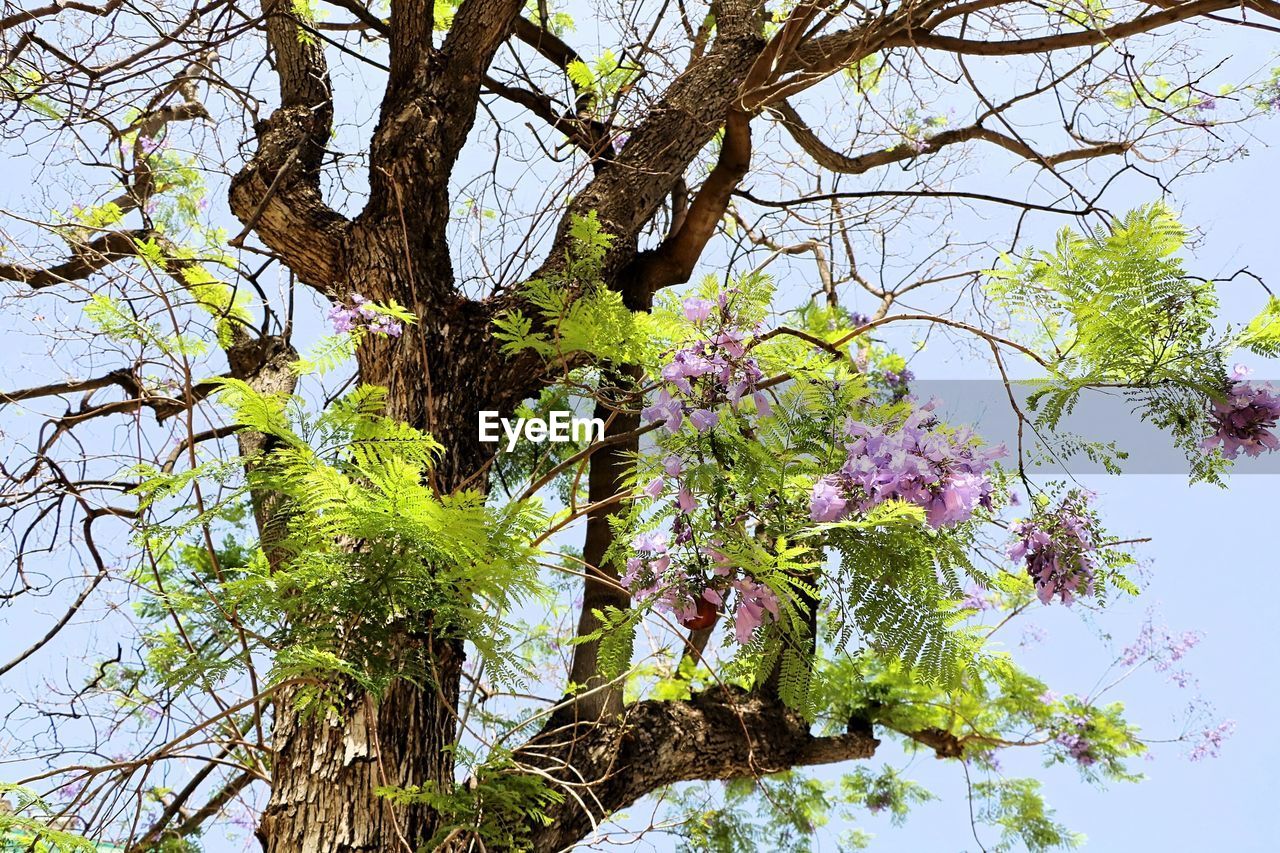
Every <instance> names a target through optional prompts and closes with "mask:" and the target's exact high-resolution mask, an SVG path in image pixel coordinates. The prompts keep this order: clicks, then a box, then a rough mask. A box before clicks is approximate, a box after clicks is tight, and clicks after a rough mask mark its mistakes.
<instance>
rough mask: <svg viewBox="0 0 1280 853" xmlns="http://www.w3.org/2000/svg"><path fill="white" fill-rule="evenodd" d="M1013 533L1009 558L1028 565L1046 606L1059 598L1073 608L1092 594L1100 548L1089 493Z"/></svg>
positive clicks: (1018, 525)
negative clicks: (1094, 530) (1083, 598)
mask: <svg viewBox="0 0 1280 853" xmlns="http://www.w3.org/2000/svg"><path fill="white" fill-rule="evenodd" d="M1012 531H1013V539H1012V541H1011V542H1010V543H1009V546H1008V549H1007V553H1008V555H1009V559H1011V560H1013V561H1014V562H1025V563H1026V569H1027V574H1028V575H1030V576H1031V580H1032V582H1033V583H1034V584H1035V588H1036V596H1037V597H1038V598H1039V599H1040V601H1041V602H1042V603H1044V604H1048V603H1049V602H1050V601H1052V600H1053V598H1054V596H1057V597H1059V598H1060V599H1061V600H1062V603H1063V604H1068V605H1069V604H1071V602H1072V601H1074V600H1075V598H1076V597H1077V596H1080V595H1090V594H1092V592H1093V576H1094V557H1093V552H1094V551H1096V550H1097V547H1098V546H1097V543H1096V541H1095V538H1094V532H1093V522H1092V519H1091V517H1090V515H1089V509H1088V497H1087V493H1085V492H1079V491H1075V492H1071V493H1070V494H1069V495H1067V497H1066V498H1065V499H1064V500H1063V502H1062V504H1061V505H1059V507H1058V508H1057V509H1056V510H1054V511H1053V512H1047V513H1042V514H1041V515H1040V516H1038V517H1036V518H1033V519H1028V520H1026V521H1020V522H1018V523H1016V524H1014V525H1013V528H1012Z"/></svg>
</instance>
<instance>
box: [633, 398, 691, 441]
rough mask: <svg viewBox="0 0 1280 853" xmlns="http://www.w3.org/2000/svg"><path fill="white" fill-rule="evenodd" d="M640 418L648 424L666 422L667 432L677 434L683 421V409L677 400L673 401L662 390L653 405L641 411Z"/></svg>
mask: <svg viewBox="0 0 1280 853" xmlns="http://www.w3.org/2000/svg"><path fill="white" fill-rule="evenodd" d="M640 416H641V417H642V418H644V420H645V421H647V422H649V423H652V422H654V421H666V426H667V430H668V431H670V432H678V431H679V430H680V423H681V421H683V420H684V408H683V406H681V405H680V401H679V400H676V399H673V398H672V396H671V393H670V392H669V391H667V389H665V388H663V389H662V390H661V391H659V392H658V398H657V399H656V400H655V401H654V402H653V405H651V406H646V407H645V408H644V409H642V410H641V412H640Z"/></svg>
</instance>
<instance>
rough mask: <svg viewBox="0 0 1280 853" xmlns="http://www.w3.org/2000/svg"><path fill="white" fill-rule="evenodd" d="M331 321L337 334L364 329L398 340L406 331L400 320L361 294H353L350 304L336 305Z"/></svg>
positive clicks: (338, 303) (333, 308) (331, 310)
mask: <svg viewBox="0 0 1280 853" xmlns="http://www.w3.org/2000/svg"><path fill="white" fill-rule="evenodd" d="M329 321H330V322H331V323H333V331H334V333H335V334H342V333H344V332H351V331H354V330H356V329H362V330H364V331H368V332H373V333H374V334H375V335H386V336H387V337H390V338H398V337H400V334H401V333H402V332H403V331H404V327H403V326H402V325H401V324H400V321H399V320H396V319H395V318H394V317H393V316H391V315H390V314H388V313H387V312H386V311H384V310H383V309H382V308H380V307H379V306H378V305H377V304H376V303H373V302H370V301H369V300H368V299H365V298H364V297H363V296H361V295H360V294H359V293H353V294H351V300H350V304H344V303H341V302H337V303H334V305H333V307H332V308H330V309H329Z"/></svg>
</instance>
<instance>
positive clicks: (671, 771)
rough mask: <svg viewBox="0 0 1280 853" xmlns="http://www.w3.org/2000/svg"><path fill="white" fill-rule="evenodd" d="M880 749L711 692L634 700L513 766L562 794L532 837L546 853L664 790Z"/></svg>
mask: <svg viewBox="0 0 1280 853" xmlns="http://www.w3.org/2000/svg"><path fill="white" fill-rule="evenodd" d="M878 745H879V741H877V740H876V739H875V738H874V737H872V736H871V735H870V734H869V733H867V732H865V731H857V732H850V733H848V734H843V735H838V736H835V737H825V738H824V737H814V736H813V735H812V734H810V731H809V726H808V724H807V723H806V722H805V721H804V720H803V719H801V718H800V717H799V716H798V715H796V714H794V713H792V712H791V711H788V710H787V709H786V708H784V707H783V706H781V705H779V704H777V703H775V702H769V701H766V700H765V699H763V698H761V697H760V696H757V695H753V694H748V693H744V692H742V691H740V690H737V689H733V688H713V689H711V690H708V691H706V692H704V693H700V694H698V695H696V696H694V697H693V698H692V699H690V700H686V701H679V702H658V701H647V702H639V703H637V704H635V705H632V706H630V707H629V708H627V709H626V712H625V714H624V716H623V717H622V719H620V720H614V721H609V722H601V723H581V722H579V723H569V724H566V725H563V726H559V727H556V728H550V729H548V730H547V731H544V732H542V733H541V734H539V735H538V736H537V737H535V738H534V739H533V740H532V741H530V742H529V743H528V744H527V745H525V746H524V747H522V748H521V750H520V751H519V752H518V753H517V758H518V759H519V760H520V761H521V762H522V763H524V764H527V765H531V766H532V767H536V768H538V769H539V770H540V771H542V772H545V773H546V774H547V775H549V776H550V777H552V778H553V779H556V780H559V781H560V782H561V783H562V784H563V785H564V787H565V791H566V793H567V796H566V798H565V801H564V802H563V803H562V804H560V805H559V806H557V807H555V808H554V809H553V810H552V812H551V814H550V817H551V823H550V825H549V826H547V827H545V828H543V829H540V830H539V831H538V832H537V833H536V834H535V836H534V849H535V850H537V851H546V852H547V853H551V851H559V850H563V849H568V848H570V847H572V846H573V845H574V844H575V843H576V842H577V841H579V840H581V839H582V838H584V837H585V836H587V835H588V834H589V833H590V832H591V830H592V828H593V826H594V825H595V824H597V823H598V822H599V821H601V820H603V819H604V818H605V817H606V816H608V815H609V814H612V813H613V812H615V811H617V810H618V809H622V808H626V807H627V806H629V805H630V804H632V803H634V802H635V801H636V800H638V799H640V798H641V797H643V796H645V795H646V794H649V793H651V792H652V791H655V790H657V789H658V788H661V787H664V786H666V785H671V784H674V783H676V782H687V781H693V780H700V779H702V780H715V779H734V778H740V777H744V776H752V777H754V776H761V775H763V774H766V773H772V772H777V771H780V770H785V769H787V768H791V767H804V766H814V765H820V764H834V763H837V762H841V761H849V760H853V759H866V758H870V757H871V756H872V755H873V754H874V753H875V750H876V747H877V746H878Z"/></svg>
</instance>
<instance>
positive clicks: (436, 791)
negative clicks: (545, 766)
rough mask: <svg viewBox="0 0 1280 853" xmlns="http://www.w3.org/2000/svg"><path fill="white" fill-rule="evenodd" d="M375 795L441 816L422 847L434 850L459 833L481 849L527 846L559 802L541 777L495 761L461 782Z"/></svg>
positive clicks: (559, 796) (561, 798)
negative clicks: (437, 827) (417, 806)
mask: <svg viewBox="0 0 1280 853" xmlns="http://www.w3.org/2000/svg"><path fill="white" fill-rule="evenodd" d="M378 794H379V796H383V797H386V798H387V799H388V800H390V801H391V802H393V803H395V804H397V805H407V804H411V803H421V804H425V805H427V806H429V807H430V808H431V809H433V810H434V811H435V812H437V813H438V814H439V816H440V823H441V825H440V828H439V829H437V830H436V834H435V835H434V836H432V837H431V839H429V840H428V841H427V842H426V843H425V844H424V845H423V846H422V848H421V849H424V850H435V849H436V848H437V846H438V845H440V844H442V843H443V842H444V840H445V839H446V838H449V837H451V836H456V835H458V834H459V833H461V834H462V837H463V838H464V839H475V840H477V841H479V842H480V844H481V845H482V849H486V850H510V851H521V850H531V849H532V847H531V845H530V840H529V837H530V835H531V834H532V831H533V828H534V827H535V826H539V825H541V826H546V825H548V824H549V823H550V818H549V817H548V816H547V813H546V809H547V807H549V806H551V805H554V804H556V803H560V802H563V801H564V794H562V793H560V792H559V791H556V790H554V789H552V788H551V787H549V786H548V785H547V783H546V781H545V780H544V779H543V778H542V777H541V776H536V775H533V774H528V773H523V772H520V771H519V770H517V769H515V768H514V767H513V766H512V765H511V764H510V763H509V762H507V761H502V760H494V761H492V762H490V763H488V764H486V765H485V766H483V767H481V768H480V769H479V770H478V771H477V772H476V773H475V775H473V776H472V778H471V779H469V780H468V781H467V782H466V783H464V784H460V785H452V786H450V787H449V788H448V789H444V790H442V789H441V787H440V786H438V785H435V784H433V783H427V784H425V785H420V786H419V785H414V786H411V787H407V788H393V787H383V788H379V789H378Z"/></svg>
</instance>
